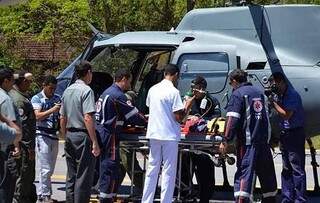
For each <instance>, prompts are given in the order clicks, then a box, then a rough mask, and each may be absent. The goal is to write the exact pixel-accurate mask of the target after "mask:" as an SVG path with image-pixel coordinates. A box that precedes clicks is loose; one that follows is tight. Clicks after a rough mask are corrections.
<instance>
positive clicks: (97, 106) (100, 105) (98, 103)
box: [96, 99, 102, 113]
mask: <svg viewBox="0 0 320 203" xmlns="http://www.w3.org/2000/svg"><path fill="white" fill-rule="evenodd" d="M101 103H102V100H101V99H99V100H98V101H97V103H96V112H97V113H99V112H100V111H101V109H102V104H101Z"/></svg>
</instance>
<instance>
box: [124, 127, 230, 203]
mask: <svg viewBox="0 0 320 203" xmlns="http://www.w3.org/2000/svg"><path fill="white" fill-rule="evenodd" d="M119 141H120V143H121V144H120V147H122V148H125V149H128V150H132V152H133V153H132V161H131V174H132V177H131V183H130V195H129V198H128V199H131V200H133V199H132V197H133V196H134V185H133V182H134V174H135V173H136V171H135V170H134V168H135V161H134V160H135V156H136V152H141V153H142V154H143V155H144V160H143V169H142V170H143V172H144V173H145V172H146V159H147V156H146V154H148V151H149V140H148V139H147V138H146V137H145V133H121V134H120V135H119ZM222 141H223V137H222V136H221V135H216V134H203V133H190V134H184V133H182V134H181V141H180V142H179V148H178V167H177V168H178V174H177V185H176V186H177V188H178V191H177V197H176V201H177V202H181V201H182V199H181V192H182V187H181V185H182V184H183V183H182V182H181V171H182V156H183V154H184V153H195V154H206V155H208V156H209V157H210V159H211V160H212V161H214V162H215V160H218V159H221V157H220V154H219V145H220V143H221V142H222ZM208 151H209V152H210V153H208ZM215 155H217V156H215ZM215 164H216V163H215ZM223 164H224V163H223ZM189 173H190V174H192V160H191V159H190V168H189ZM143 177H144V176H143ZM143 181H144V180H143ZM226 181H228V180H227V179H226ZM224 185H229V183H224ZM187 187H188V188H190V189H192V188H191V187H192V180H191V181H190V182H189V185H188V186H187ZM189 191H190V193H191V190H189Z"/></svg>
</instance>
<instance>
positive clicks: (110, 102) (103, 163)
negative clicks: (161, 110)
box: [96, 84, 146, 202]
mask: <svg viewBox="0 0 320 203" xmlns="http://www.w3.org/2000/svg"><path fill="white" fill-rule="evenodd" d="M96 121H97V131H98V132H99V135H100V141H101V143H100V144H101V145H102V147H101V148H102V153H101V157H100V186H99V188H100V201H101V202H106V201H107V200H108V201H112V199H113V198H114V197H115V195H116V193H117V189H118V186H119V181H118V178H119V170H120V169H119V164H120V154H119V140H118V137H117V134H118V133H119V132H120V131H121V129H122V127H123V124H124V122H126V123H128V124H136V125H141V126H145V125H146V120H145V118H144V117H143V116H142V115H140V114H139V111H138V110H137V108H135V107H133V106H132V105H130V103H129V102H127V97H126V96H125V95H124V93H123V92H122V90H121V89H120V88H119V87H118V86H117V85H116V84H113V85H112V86H110V87H109V88H108V89H106V90H105V91H104V92H103V94H102V95H101V96H100V98H99V100H98V101H97V103H96Z"/></svg>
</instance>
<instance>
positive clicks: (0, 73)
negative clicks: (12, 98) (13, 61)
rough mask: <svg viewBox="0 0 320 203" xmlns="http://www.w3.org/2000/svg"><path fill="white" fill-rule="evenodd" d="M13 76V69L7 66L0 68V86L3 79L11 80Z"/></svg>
mask: <svg viewBox="0 0 320 203" xmlns="http://www.w3.org/2000/svg"><path fill="white" fill-rule="evenodd" d="M12 78H13V70H12V69H11V68H8V67H3V68H1V69H0V86H1V85H2V84H3V82H4V80H5V79H8V80H11V79H12Z"/></svg>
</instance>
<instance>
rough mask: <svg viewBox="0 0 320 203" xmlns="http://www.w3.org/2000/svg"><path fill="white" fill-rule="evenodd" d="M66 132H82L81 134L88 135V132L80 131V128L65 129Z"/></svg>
mask: <svg viewBox="0 0 320 203" xmlns="http://www.w3.org/2000/svg"><path fill="white" fill-rule="evenodd" d="M67 131H69V132H72V133H76V132H83V133H87V134H88V130H87V129H82V128H67Z"/></svg>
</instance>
